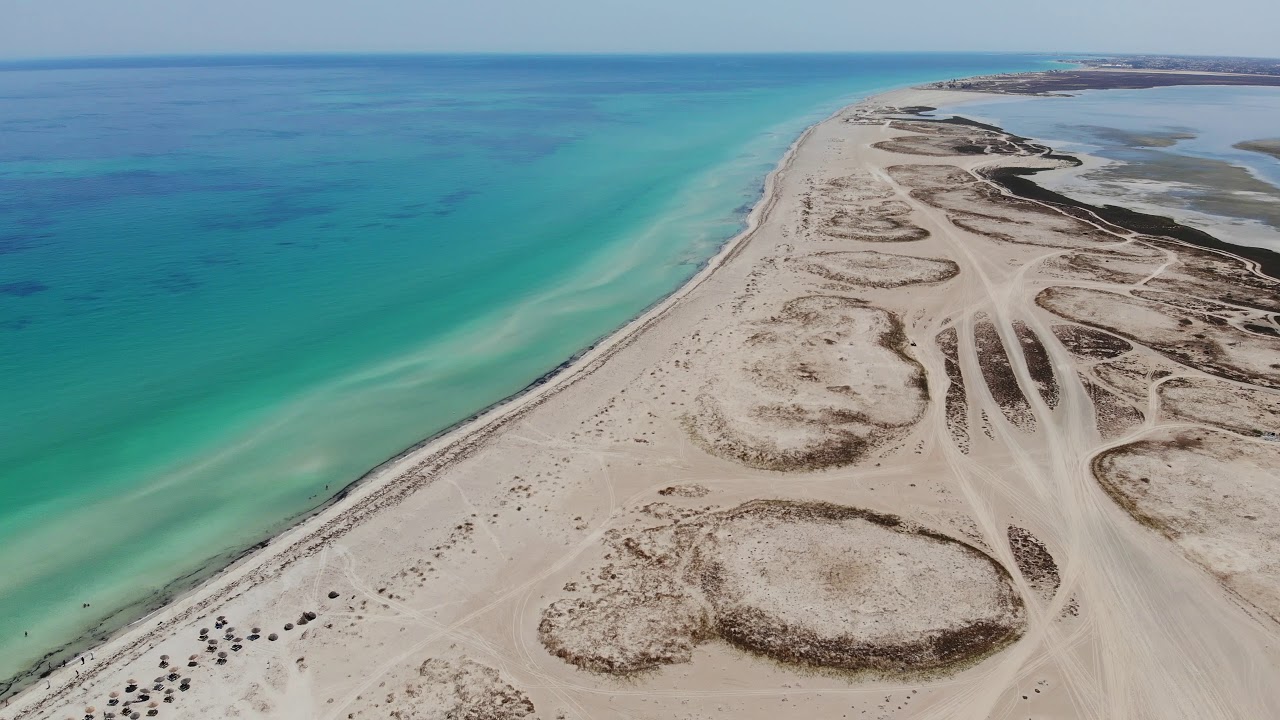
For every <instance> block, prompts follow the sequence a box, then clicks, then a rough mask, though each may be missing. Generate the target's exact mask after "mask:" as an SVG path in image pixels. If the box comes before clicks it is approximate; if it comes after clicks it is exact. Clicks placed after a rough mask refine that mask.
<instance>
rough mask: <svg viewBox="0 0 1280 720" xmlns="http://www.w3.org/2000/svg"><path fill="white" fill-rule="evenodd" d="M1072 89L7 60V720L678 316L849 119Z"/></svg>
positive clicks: (730, 62) (361, 60)
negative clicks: (82, 655)
mask: <svg viewBox="0 0 1280 720" xmlns="http://www.w3.org/2000/svg"><path fill="white" fill-rule="evenodd" d="M1048 64H1049V63H1048V58H1040V57H1032V56H1017V55H979V54H967V55H948V54H879V55H812V56H800V55H797V56H665V57H515V56H494V57H487V56H465V57H444V56H413V57H400V56H376V57H358V56H324V57H279V56H268V57H220V58H150V59H135V60H99V61H93V60H78V61H43V62H26V63H17V62H14V63H6V64H0V695H2V694H3V692H4V691H5V689H6V687H7V686H8V684H9V683H10V682H12V680H13V679H15V678H18V677H20V676H21V675H22V674H23V673H24V671H26V670H29V669H31V668H33V667H36V668H37V671H38V669H39V668H40V667H47V666H48V665H49V664H51V663H57V662H60V661H61V660H62V659H64V658H66V657H68V655H69V654H71V653H73V652H75V651H76V649H77V648H78V647H83V646H84V644H85V643H86V642H88V641H90V640H92V639H93V638H94V637H97V636H100V635H101V634H102V633H105V632H109V631H110V630H111V629H113V628H115V627H118V626H119V625H120V624H121V623H123V622H126V621H128V620H130V619H132V618H135V617H138V616H140V615H141V614H142V613H143V612H144V611H145V610H146V609H147V608H148V607H150V606H154V605H155V604H156V603H157V602H159V600H160V599H161V598H162V597H163V596H164V595H165V594H166V593H169V592H173V591H176V590H180V589H181V588H183V587H185V586H188V585H189V584H190V583H191V582H194V581H195V580H196V579H197V578H198V577H200V574H201V573H202V572H207V571H208V570H209V569H210V568H215V567H217V566H218V564H219V563H221V562H225V561H226V560H227V559H229V558H231V557H234V556H235V555H236V554H238V553H240V552H243V551H244V550H245V549H246V548H248V547H250V546H252V545H253V544H255V543H257V542H259V541H261V540H263V539H264V538H265V537H267V536H269V535H270V534H272V533H273V532H276V531H278V530H280V529H281V528H282V527H283V526H285V525H286V524H288V523H289V522H290V521H291V520H292V519H295V518H297V517H298V516H300V515H302V514H305V513H307V512H308V511H310V510H312V509H314V508H315V507H317V506H318V505H320V504H322V503H324V502H325V501H326V500H328V499H329V498H330V497H331V496H332V495H333V494H335V493H337V492H338V491H339V490H340V489H342V488H343V487H344V486H345V485H347V484H349V483H351V482H352V481H354V480H355V479H357V478H358V477H360V476H361V475H362V474H363V473H364V472H366V471H367V470H368V469H370V468H371V467H373V466H376V465H377V464H378V463H380V462H381V461H383V460H385V459H386V458H388V457H390V456H392V455H394V454H396V453H397V452H399V451H401V450H402V449H404V448H406V447H408V446H410V445H412V444H414V443H416V442H418V441H420V440H422V439H423V438H425V437H428V436H430V435H432V434H433V433H437V432H439V431H441V430H442V429H445V428H447V427H449V426H450V425H452V424H455V423H457V422H458V421H460V420H462V419H464V418H466V417H468V416H470V415H472V414H474V413H475V412H477V411H478V410H480V409H482V408H484V407H486V406H488V405H490V404H492V403H494V402H496V401H498V400H500V399H502V398H504V397H507V396H509V395H511V394H513V393H516V392H518V391H520V390H521V389H522V388H524V387H525V386H527V385H528V384H529V383H530V382H532V381H534V380H536V379H537V378H538V377H539V376H541V375H543V374H544V373H546V372H548V371H550V370H552V369H554V368H555V367H557V366H558V365H559V364H561V363H562V362H564V361H565V360H566V359H568V358H570V357H571V356H573V355H574V354H575V353H576V352H579V351H580V350H582V349H583V348H584V347H586V346H588V345H590V344H591V343H593V342H594V341H596V340H598V339H599V338H601V337H602V336H604V335H607V334H608V333H609V332H611V331H612V330H614V329H616V328H617V327H619V326H621V325H622V324H624V323H625V322H626V321H627V320H628V319H630V318H631V317H634V316H635V315H637V314H638V313H640V312H641V311H643V310H644V309H645V308H646V307H648V306H650V305H652V304H653V303H654V302H656V301H657V300H659V299H660V298H662V297H663V296H665V295H666V294H668V293H670V292H672V291H673V290H674V289H675V288H677V287H678V286H679V285H680V284H681V283H682V282H683V281H684V280H686V279H687V278H688V277H689V276H690V275H692V274H693V273H694V272H695V271H696V270H697V268H698V267H699V265H700V264H701V263H703V262H705V261H706V260H707V259H708V258H709V257H710V256H711V255H713V254H714V253H715V251H716V249H717V248H718V247H719V246H720V245H721V244H722V243H723V242H724V241H725V240H727V239H728V238H730V237H731V236H732V235H734V234H735V233H736V232H737V231H738V230H739V229H740V228H741V227H742V224H743V222H744V219H745V215H746V212H747V210H748V209H749V207H750V206H751V204H752V203H753V202H754V201H755V200H756V199H757V197H758V195H759V193H760V191H761V186H762V181H763V179H764V176H765V175H766V174H767V173H768V171H769V170H770V169H771V168H772V167H773V166H774V164H775V163H776V162H777V160H778V159H779V157H780V156H781V155H782V153H783V152H784V151H785V149H786V148H787V146H788V145H789V144H790V143H791V142H792V141H793V140H794V139H795V137H796V136H797V135H798V134H799V133H800V132H801V131H802V130H803V129H804V127H806V126H807V125H809V124H811V123H812V122H814V121H816V120H818V119H820V118H821V117H823V116H824V115H826V114H828V113H830V112H832V111H833V110H835V109H836V108H837V107H839V106H840V105H842V104H844V103H847V102H849V101H851V100H853V99H856V98H858V97H860V96H864V95H867V94H870V93H872V92H875V91H878V90H882V89H887V88H890V87H893V86H902V85H907V84H912V83H917V82H923V81H932V80H939V79H946V78H951V77H961V76H966V75H974V74H983V73H995V72H1004V71H1012V70H1023V69H1035V68H1039V67H1043V66H1046V65H1048ZM86 604H87V606H86ZM51 653H52V654H51ZM6 678H7V679H8V680H6Z"/></svg>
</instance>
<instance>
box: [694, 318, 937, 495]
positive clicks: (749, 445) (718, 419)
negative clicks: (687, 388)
mask: <svg viewBox="0 0 1280 720" xmlns="http://www.w3.org/2000/svg"><path fill="white" fill-rule="evenodd" d="M904 345H905V339H904V335H903V332H902V326H901V323H900V322H899V321H898V319H897V318H896V317H894V316H893V315H892V314H891V313H889V312H887V311H885V310H881V309H879V308H875V307H870V306H867V305H865V304H863V303H862V302H860V301H858V300H854V299H851V298H842V297H832V296H821V295H813V296H808V297H802V298H797V299H795V300H791V301H789V302H787V303H786V304H785V305H783V306H782V307H781V309H780V310H779V311H778V313H777V314H776V315H773V316H771V317H767V318H763V319H761V320H758V321H755V322H748V323H746V325H745V327H738V328H736V329H735V330H732V331H728V332H725V333H723V334H721V335H719V336H717V337H715V338H712V339H711V341H710V342H709V344H708V347H709V349H710V353H709V356H710V357H713V358H716V359H717V361H718V362H717V364H716V365H715V367H713V368H710V369H709V372H708V378H707V381H706V384H705V386H704V388H703V390H702V392H701V393H700V394H699V395H698V396H697V397H696V398H695V409H694V411H693V412H692V413H690V414H689V415H687V416H686V417H685V423H686V426H687V427H688V429H689V432H690V433H691V435H692V436H693V437H694V439H695V440H696V441H697V442H698V443H699V445H701V446H702V447H703V448H705V449H706V450H707V451H709V452H711V453H713V454H716V455H719V456H721V457H725V458H730V459H733V460H737V461H738V462H741V463H744V464H746V465H749V466H752V467H758V468H765V469H774V470H797V469H802V470H803V469H819V468H824V467H832V466H838V465H847V464H849V463H852V462H855V461H856V460H858V459H859V458H861V457H862V456H863V455H864V454H865V453H866V452H867V451H868V450H870V449H871V448H874V447H876V446H877V445H879V444H881V443H883V442H884V441H886V440H888V439H890V438H892V437H896V436H897V435H898V434H899V433H900V432H901V431H902V430H904V429H905V428H907V427H909V426H910V425H912V424H914V423H915V422H916V421H917V420H918V419H919V418H920V416H921V414H922V413H923V412H924V408H925V403H926V402H927V399H928V393H927V391H926V385H925V375H924V371H923V370H922V369H921V367H920V364H919V363H917V362H916V361H915V360H914V359H912V358H911V357H910V356H909V355H908V354H907V353H906V349H905V348H904Z"/></svg>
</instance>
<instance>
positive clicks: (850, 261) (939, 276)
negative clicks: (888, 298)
mask: <svg viewBox="0 0 1280 720" xmlns="http://www.w3.org/2000/svg"><path fill="white" fill-rule="evenodd" d="M802 267H803V268H804V269H805V270H806V271H808V272H811V273H813V274H814V275H818V276H821V277H824V278H827V279H828V280H835V281H837V282H842V283H848V284H850V285H862V286H866V287H877V288H895V287H902V286H903V285H915V284H924V283H937V282H942V281H944V280H950V279H951V278H953V277H955V276H956V275H958V274H960V266H959V265H957V264H956V263H955V262H953V261H951V260H944V259H941V258H921V257H912V256H910V255H894V254H891V253H880V252H873V251H871V250H854V251H847V252H823V253H815V254H814V255H810V256H809V257H808V258H805V259H804V264H803V266H802Z"/></svg>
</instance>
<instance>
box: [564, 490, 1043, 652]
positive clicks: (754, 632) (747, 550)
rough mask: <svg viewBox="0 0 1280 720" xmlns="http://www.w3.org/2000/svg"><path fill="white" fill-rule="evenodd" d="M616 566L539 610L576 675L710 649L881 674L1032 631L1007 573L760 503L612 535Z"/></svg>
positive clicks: (866, 524)
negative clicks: (720, 645)
mask: <svg viewBox="0 0 1280 720" xmlns="http://www.w3.org/2000/svg"><path fill="white" fill-rule="evenodd" d="M607 543H608V549H609V552H608V553H607V554H606V558H608V562H606V563H605V564H603V565H602V566H600V567H599V568H598V569H597V570H595V571H593V572H591V573H590V574H589V575H588V576H587V577H586V578H585V579H584V580H583V581H582V582H578V583H570V584H568V585H566V590H567V591H568V592H569V593H570V594H569V595H568V596H567V597H564V598H562V599H559V600H556V601H555V602H553V603H551V605H550V606H549V607H547V609H546V610H545V611H544V613H543V616H542V622H541V624H540V625H539V635H540V637H541V638H542V641H543V643H544V644H545V645H546V647H547V649H548V650H549V651H550V652H551V653H552V654H554V655H556V656H558V657H560V658H562V659H564V660H565V661H566V662H569V663H572V664H574V665H577V666H578V667H581V668H584V669H588V670H593V671H597V672H605V673H613V674H628V673H634V672H638V671H642V670H649V669H653V668H656V667H659V666H662V665H667V664H671V663H678V662H687V661H688V660H689V658H690V656H691V653H692V650H693V648H694V647H695V646H696V645H698V644H699V643H702V642H706V641H708V640H712V639H720V640H724V641H726V642H728V643H730V644H732V645H734V646H736V647H738V648H741V649H743V650H747V651H750V652H753V653H759V654H761V655H763V656H765V657H768V658H771V659H773V660H776V661H779V662H784V663H793V664H799V665H803V666H811V667H815V668H824V669H833V670H841V671H871V672H874V673H880V674H902V673H914V672H919V671H925V670H937V669H941V668H945V667H950V666H953V665H956V664H958V663H965V662H970V661H973V660H975V659H978V658H981V657H984V656H986V655H987V654H989V653H990V652H992V651H994V650H996V649H998V648H1000V647H1003V646H1004V645H1005V644H1007V643H1009V642H1011V641H1012V640H1014V639H1015V638H1016V637H1017V636H1018V635H1019V634H1020V632H1021V629H1022V627H1023V623H1024V622H1025V618H1024V610H1023V603H1022V599H1021V598H1020V597H1019V596H1018V594H1017V592H1016V591H1015V590H1014V589H1013V586H1012V583H1011V579H1010V577H1009V575H1008V572H1007V571H1006V570H1005V569H1004V568H1003V567H1002V566H1001V565H1000V564H999V563H997V562H996V561H994V560H993V559H991V558H990V557H988V556H987V555H986V554H985V553H983V552H981V551H979V550H977V549H976V548H974V547H972V546H970V545H967V544H965V543H962V542H960V541H958V540H954V539H952V538H950V537H948V536H946V535H943V534H940V533H937V532H934V531H932V530H929V529H927V528H924V527H922V526H919V525H916V524H914V523H910V522H907V521H905V520H902V519H899V518H897V517H893V516H889V515H883V514H879V513H874V512H870V511H867V510H861V509H858V508H852V507H846V506H841V505H834V504H830V503H820V502H790V501H781V500H757V501H752V502H748V503H745V504H743V505H740V506H738V507H736V508H733V509H731V510H725V511H718V512H717V511H707V512H698V513H694V514H691V515H689V516H687V517H683V518H680V519H676V520H674V521H672V522H670V523H667V524H663V525H658V526H652V527H643V528H636V529H632V530H627V531H615V532H613V533H611V534H610V536H609V538H608V541H607Z"/></svg>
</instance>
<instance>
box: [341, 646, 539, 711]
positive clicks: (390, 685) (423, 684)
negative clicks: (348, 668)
mask: <svg viewBox="0 0 1280 720" xmlns="http://www.w3.org/2000/svg"><path fill="white" fill-rule="evenodd" d="M410 667H411V666H410ZM389 680H390V681H389V682H384V683H383V684H382V685H380V686H379V691H378V692H372V691H371V692H370V693H368V697H364V696H362V697H361V698H360V701H359V702H357V704H356V705H355V706H354V707H355V709H354V710H353V711H352V712H350V713H349V714H347V715H346V717H348V718H351V719H352V720H361V719H362V718H386V717H390V718H396V719H397V720H455V719H456V720H537V718H536V716H535V714H534V707H533V702H532V701H530V700H529V698H528V696H527V695H525V694H524V692H522V691H520V690H518V689H516V688H515V687H514V686H512V685H511V684H510V683H509V682H508V681H507V680H506V679H505V678H504V677H503V675H502V674H501V673H499V672H498V670H497V669H495V668H492V667H489V666H488V665H482V664H480V663H478V662H476V661H474V660H471V659H470V658H467V657H453V658H431V659H428V660H426V661H425V662H423V663H422V664H421V665H419V666H418V667H417V668H416V671H414V670H412V669H409V667H406V668H405V669H404V670H402V671H400V672H398V673H397V675H396V676H394V677H392V678H390V679H389Z"/></svg>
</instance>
